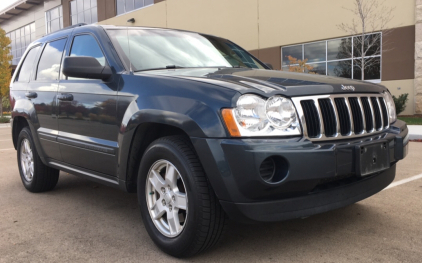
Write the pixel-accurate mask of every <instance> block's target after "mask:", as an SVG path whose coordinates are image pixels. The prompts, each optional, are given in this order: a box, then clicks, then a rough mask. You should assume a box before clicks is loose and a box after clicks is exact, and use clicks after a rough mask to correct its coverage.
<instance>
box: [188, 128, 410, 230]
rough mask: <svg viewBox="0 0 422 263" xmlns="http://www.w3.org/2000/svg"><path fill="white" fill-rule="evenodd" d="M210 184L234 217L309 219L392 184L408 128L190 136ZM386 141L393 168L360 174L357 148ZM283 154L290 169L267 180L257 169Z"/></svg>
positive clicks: (244, 219)
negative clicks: (325, 137) (330, 137)
mask: <svg viewBox="0 0 422 263" xmlns="http://www.w3.org/2000/svg"><path fill="white" fill-rule="evenodd" d="M192 141H193V143H194V146H195V148H196V150H197V153H198V155H199V158H200V160H201V163H202V165H203V166H204V169H205V172H206V173H207V175H208V178H209V180H210V182H211V185H212V187H213V189H214V191H215V193H216V195H217V197H218V198H219V200H220V203H221V205H222V206H223V208H224V210H225V211H226V213H227V214H228V215H229V217H230V218H232V219H234V220H237V221H242V222H254V221H260V222H261V221H280V220H287V219H292V218H298V217H306V216H310V215H313V214H317V213H322V212H326V211H329V210H332V209H336V208H339V207H343V206H346V205H349V204H352V203H355V202H357V201H360V200H362V199H365V198H367V197H369V196H371V195H373V194H375V193H377V192H379V191H381V190H382V189H383V188H385V187H386V186H388V185H389V184H390V183H391V182H392V181H393V180H394V177H395V163H396V162H397V161H398V160H400V159H403V158H404V157H405V156H406V154H407V147H408V141H409V139H408V130H407V126H406V124H405V123H404V122H402V121H397V122H396V123H394V125H392V126H391V128H390V130H389V131H388V132H385V133H381V134H377V135H374V136H368V137H365V138H359V139H354V140H341V141H340V140H339V141H331V142H317V143H315V142H310V141H308V140H304V139H302V138H290V139H200V138H192ZM378 142H379V143H386V145H387V147H388V148H387V151H388V158H389V162H388V163H389V168H388V169H386V170H383V171H381V172H376V173H372V174H369V175H367V176H364V177H363V176H359V175H358V174H359V173H358V171H357V167H358V166H357V157H356V156H357V155H356V151H357V150H358V149H359V147H360V146H361V145H367V144H370V143H378ZM272 156H278V157H281V158H283V159H284V160H285V161H286V162H285V164H284V165H285V166H287V169H288V173H287V174H286V176H285V177H284V178H283V179H282V180H280V181H277V182H275V183H267V182H265V181H264V180H263V179H262V178H261V177H260V175H259V167H260V165H261V163H262V162H263V160H265V159H266V158H268V157H272Z"/></svg>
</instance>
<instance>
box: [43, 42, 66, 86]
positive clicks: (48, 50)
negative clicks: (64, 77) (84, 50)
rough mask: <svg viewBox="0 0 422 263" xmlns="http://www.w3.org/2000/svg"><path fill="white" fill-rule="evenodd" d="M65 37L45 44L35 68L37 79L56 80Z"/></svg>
mask: <svg viewBox="0 0 422 263" xmlns="http://www.w3.org/2000/svg"><path fill="white" fill-rule="evenodd" d="M65 45H66V39H60V40H57V41H53V42H50V43H48V44H47V46H46V47H45V48H44V51H43V53H42V55H41V59H40V62H39V63H38V69H37V78H36V79H37V80H58V79H59V72H60V62H61V60H62V53H63V49H64V46H65Z"/></svg>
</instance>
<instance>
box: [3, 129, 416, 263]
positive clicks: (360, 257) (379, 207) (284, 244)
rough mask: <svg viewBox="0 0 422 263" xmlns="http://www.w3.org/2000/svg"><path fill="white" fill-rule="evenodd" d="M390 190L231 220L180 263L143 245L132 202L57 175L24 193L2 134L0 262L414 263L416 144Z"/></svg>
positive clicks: (8, 139) (130, 197)
mask: <svg viewBox="0 0 422 263" xmlns="http://www.w3.org/2000/svg"><path fill="white" fill-rule="evenodd" d="M418 175H419V176H418ZM392 186H393V187H391V188H389V189H386V190H384V191H382V192H380V193H378V194H376V195H374V196H372V197H370V198H368V199H366V200H363V201H361V202H359V203H356V204H354V205H350V206H348V207H345V208H342V209H338V210H335V211H331V212H328V213H324V214H320V215H316V216H312V217H309V218H306V219H297V220H291V221H287V222H279V223H272V224H257V225H242V224H236V223H234V222H231V223H230V225H229V229H228V231H227V234H226V238H225V239H224V240H223V241H222V242H221V243H220V244H219V245H218V246H217V247H215V248H213V249H211V250H208V251H206V252H205V253H202V254H199V255H198V256H195V257H194V258H190V259H187V260H178V259H174V258H172V257H170V256H167V255H166V254H164V253H163V252H161V251H160V250H159V249H158V248H157V247H156V246H155V245H154V243H153V242H152V241H151V239H150V238H149V236H148V234H147V232H146V230H145V227H144V225H143V223H142V220H141V217H140V212H139V209H138V205H137V198H136V195H135V194H127V193H124V192H121V191H119V190H117V189H114V188H110V187H106V186H103V185H100V184H97V183H93V182H91V181H88V180H85V179H81V178H78V177H76V176H73V175H69V174H67V173H63V172H62V173H61V174H60V179H59V182H58V184H57V187H56V188H55V189H54V190H53V191H50V192H46V193H41V194H33V193H30V192H28V191H26V190H25V188H24V187H23V185H22V182H21V180H20V177H19V172H18V168H17V162H16V151H15V150H14V149H13V144H12V141H11V135H10V128H0V209H1V210H0V262H182V261H191V262H421V260H422V143H419V142H411V143H410V148H409V155H408V156H407V158H406V159H405V160H403V161H401V162H399V163H398V165H397V175H396V179H395V183H394V184H393V185H392Z"/></svg>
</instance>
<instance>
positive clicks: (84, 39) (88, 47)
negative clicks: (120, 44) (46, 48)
mask: <svg viewBox="0 0 422 263" xmlns="http://www.w3.org/2000/svg"><path fill="white" fill-rule="evenodd" d="M70 56H86V57H94V58H96V59H97V60H98V62H100V64H101V65H103V66H104V65H105V58H104V54H103V51H102V50H101V48H100V46H99V45H98V42H97V40H96V39H95V38H94V37H93V36H91V35H80V36H76V37H75V38H74V40H73V44H72V49H71V51H70Z"/></svg>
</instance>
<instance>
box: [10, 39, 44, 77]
mask: <svg viewBox="0 0 422 263" xmlns="http://www.w3.org/2000/svg"><path fill="white" fill-rule="evenodd" d="M39 48H40V46H38V47H34V48H33V49H31V50H30V51H29V52H28V55H26V58H25V60H24V61H23V63H22V66H21V69H20V71H19V73H18V75H17V76H16V79H15V81H21V82H28V81H29V77H30V76H31V71H32V69H33V68H34V60H35V56H36V55H37V53H38V49H39Z"/></svg>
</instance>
